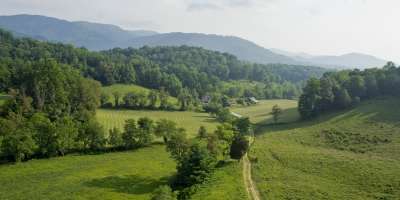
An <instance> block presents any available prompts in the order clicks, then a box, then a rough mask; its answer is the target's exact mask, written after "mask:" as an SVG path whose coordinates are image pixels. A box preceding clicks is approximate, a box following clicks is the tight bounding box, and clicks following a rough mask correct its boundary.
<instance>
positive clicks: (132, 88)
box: [102, 84, 178, 104]
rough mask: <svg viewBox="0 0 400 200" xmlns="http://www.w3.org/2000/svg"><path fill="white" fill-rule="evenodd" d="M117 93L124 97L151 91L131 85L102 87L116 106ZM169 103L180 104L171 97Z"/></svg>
mask: <svg viewBox="0 0 400 200" xmlns="http://www.w3.org/2000/svg"><path fill="white" fill-rule="evenodd" d="M116 91H118V92H119V93H120V94H121V95H122V97H123V96H124V95H125V94H127V93H129V92H144V93H146V94H148V93H149V92H150V89H148V88H144V87H142V86H138V85H134V84H130V85H124V84H114V85H110V86H105V87H102V92H104V93H105V94H108V95H109V96H110V102H112V103H113V104H114V96H113V93H114V92H116ZM121 101H122V98H121ZM169 101H170V102H171V103H173V104H176V103H177V102H178V101H177V99H176V98H175V97H169Z"/></svg>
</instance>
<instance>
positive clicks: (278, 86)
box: [0, 31, 326, 98]
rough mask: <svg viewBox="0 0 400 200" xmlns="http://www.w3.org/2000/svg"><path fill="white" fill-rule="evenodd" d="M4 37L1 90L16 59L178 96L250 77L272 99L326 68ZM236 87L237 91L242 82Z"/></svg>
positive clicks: (200, 52)
mask: <svg viewBox="0 0 400 200" xmlns="http://www.w3.org/2000/svg"><path fill="white" fill-rule="evenodd" d="M0 36H1V38H0V39H1V43H2V45H1V47H0V48H1V51H0V59H1V66H0V67H1V70H0V71H1V73H3V74H4V76H2V79H3V80H1V81H0V89H1V90H5V89H6V88H8V86H9V84H10V78H11V77H12V76H13V73H14V72H13V70H14V68H15V65H16V63H20V65H22V64H23V63H27V62H34V61H38V60H40V59H43V58H52V59H54V60H55V61H57V62H59V63H61V64H67V65H70V66H72V67H73V68H75V69H77V70H79V71H80V73H81V74H82V75H84V76H85V77H88V78H93V79H95V80H97V81H99V82H101V83H102V84H103V85H111V84H114V83H123V84H131V83H134V84H138V85H141V86H144V87H148V88H152V89H160V88H162V87H163V88H165V89H166V90H167V92H169V93H170V94H171V95H173V96H178V95H179V94H180V93H181V91H182V90H183V89H185V88H186V90H187V91H188V92H190V94H191V95H192V96H202V95H205V94H207V93H210V92H218V91H221V90H223V88H222V86H221V85H222V83H223V82H229V81H233V80H243V79H245V80H249V81H256V82H260V83H264V84H265V85H266V86H265V87H263V88H256V87H254V88H253V89H252V90H253V91H248V92H247V93H248V94H259V95H258V96H259V98H266V97H267V98H268V97H269V98H271V97H270V96H268V95H267V94H272V93H273V94H279V95H278V96H273V98H282V97H284V98H294V97H296V95H298V94H299V93H300V88H301V87H300V86H301V84H302V83H303V81H305V80H307V79H308V78H310V77H313V76H315V77H319V76H320V75H322V73H323V72H325V71H326V70H324V69H322V68H317V67H305V66H289V65H260V64H250V63H246V62H242V61H239V60H238V59H237V58H236V57H235V56H232V55H230V54H226V53H219V52H214V51H209V50H205V49H202V48H197V47H188V46H181V47H154V48H150V47H143V48H140V49H133V48H128V49H113V50H108V51H103V52H91V51H88V50H86V49H83V48H74V47H72V46H70V45H64V44H60V43H57V44H56V43H48V42H40V41H36V40H32V39H16V38H14V37H13V36H12V35H11V34H10V33H8V32H5V31H1V32H0ZM271 86H275V87H271ZM282 86H284V87H282ZM231 87H232V90H235V89H236V90H238V87H239V86H237V85H233V86H231ZM239 89H240V88H239ZM254 90H258V92H254ZM277 90H278V91H277ZM243 94H244V91H242V92H241V95H243Z"/></svg>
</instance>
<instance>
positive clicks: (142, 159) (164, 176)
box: [0, 145, 175, 200]
mask: <svg viewBox="0 0 400 200" xmlns="http://www.w3.org/2000/svg"><path fill="white" fill-rule="evenodd" d="M155 158H156V159H155ZM174 172H175V162H174V161H173V160H172V159H171V158H170V157H169V154H168V153H167V152H166V151H165V147H164V146H162V145H154V146H151V147H146V148H142V149H138V150H135V151H127V152H118V153H105V154H98V155H68V156H65V157H58V158H52V159H42V160H31V161H28V162H25V163H20V164H14V165H1V166H0V185H1V187H0V199H13V200H25V199H41V200H53V199H57V200H64V199H65V200H66V199H104V200H107V199H109V200H117V199H133V200H141V199H146V200H148V199H150V198H151V196H152V192H153V191H154V190H155V189H156V188H158V187H159V186H160V185H164V184H168V180H169V178H170V177H171V176H173V174H174Z"/></svg>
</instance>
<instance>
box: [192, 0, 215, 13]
mask: <svg viewBox="0 0 400 200" xmlns="http://www.w3.org/2000/svg"><path fill="white" fill-rule="evenodd" d="M221 9H222V7H221V6H219V5H217V4H214V3H211V2H190V3H189V4H188V6H187V10H188V11H203V10H221Z"/></svg>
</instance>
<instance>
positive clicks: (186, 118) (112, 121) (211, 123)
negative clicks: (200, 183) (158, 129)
mask: <svg viewBox="0 0 400 200" xmlns="http://www.w3.org/2000/svg"><path fill="white" fill-rule="evenodd" d="M139 117H149V118H151V119H153V120H158V119H169V120H172V121H175V122H176V123H177V124H178V126H179V127H182V128H185V129H186V131H187V133H188V135H191V136H195V135H196V134H197V131H198V129H199V127H200V126H204V127H206V129H207V131H214V129H215V127H216V126H217V125H218V123H217V122H216V120H215V119H214V118H211V117H210V116H209V114H207V113H199V112H192V111H184V112H181V111H152V110H107V109H99V110H97V119H98V120H99V122H100V123H102V124H103V126H104V128H105V129H106V130H109V129H111V128H113V127H118V128H120V129H121V130H123V126H124V124H125V120H127V119H138V118H139Z"/></svg>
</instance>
